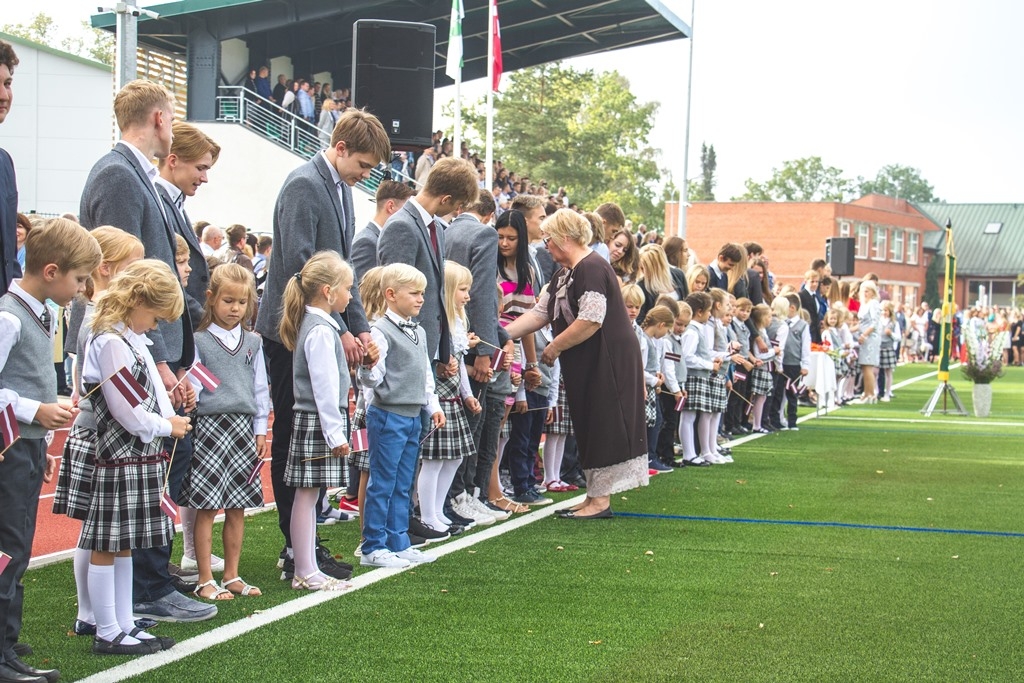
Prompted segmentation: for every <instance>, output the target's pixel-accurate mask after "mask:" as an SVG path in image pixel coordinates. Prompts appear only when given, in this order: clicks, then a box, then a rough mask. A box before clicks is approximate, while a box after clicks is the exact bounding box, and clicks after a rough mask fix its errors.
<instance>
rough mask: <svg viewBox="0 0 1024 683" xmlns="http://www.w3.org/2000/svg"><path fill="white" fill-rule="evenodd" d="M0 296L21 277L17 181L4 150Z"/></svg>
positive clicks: (0, 160) (0, 157) (0, 194)
mask: <svg viewBox="0 0 1024 683" xmlns="http://www.w3.org/2000/svg"><path fill="white" fill-rule="evenodd" d="M0 245H2V246H3V261H0V296H3V295H4V294H6V293H7V287H8V286H10V284H11V280H13V279H14V278H18V277H21V266H19V265H18V181H17V178H16V177H15V175H14V161H13V160H12V159H11V155H10V154H8V153H7V151H6V150H4V149H0Z"/></svg>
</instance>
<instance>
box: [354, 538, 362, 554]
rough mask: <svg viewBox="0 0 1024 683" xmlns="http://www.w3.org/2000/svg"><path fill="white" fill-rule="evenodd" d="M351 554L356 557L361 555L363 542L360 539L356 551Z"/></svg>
mask: <svg viewBox="0 0 1024 683" xmlns="http://www.w3.org/2000/svg"><path fill="white" fill-rule="evenodd" d="M352 554H353V555H355V556H356V557H362V556H363V542H362V541H359V545H357V546H356V551H355V552H354V553H352Z"/></svg>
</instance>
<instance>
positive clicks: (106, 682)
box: [81, 495, 584, 683]
mask: <svg viewBox="0 0 1024 683" xmlns="http://www.w3.org/2000/svg"><path fill="white" fill-rule="evenodd" d="M583 499H584V496H582V495H581V496H576V497H575V498H572V499H569V500H563V501H559V502H558V503H555V504H554V505H545V506H544V507H543V508H541V509H539V510H535V511H533V512H529V513H526V514H523V515H521V516H519V517H517V518H516V519H512V520H510V521H506V522H502V523H500V524H497V525H496V526H492V527H491V528H489V529H484V530H483V531H479V532H477V533H474V534H471V535H469V536H466V537H465V538H460V539H458V540H455V541H450V542H448V543H445V544H444V545H442V546H439V547H438V548H437V549H436V550H434V549H431V551H430V552H431V554H432V555H437V556H439V557H440V556H443V555H449V554H451V553H455V552H458V551H460V550H464V549H466V548H469V547H471V546H474V545H476V544H477V543H481V542H483V541H487V540H490V539H492V538H495V537H497V536H501V535H502V534H505V533H508V532H509V531H514V530H516V529H518V528H520V527H523V526H526V525H527V524H532V523H533V522H536V521H538V520H540V519H543V518H545V517H550V516H551V515H553V514H554V513H555V510H560V509H562V508H566V507H569V506H571V505H575V504H576V503H579V502H582V501H583ZM424 568H425V567H423V566H417V565H413V566H412V567H406V568H405V569H375V570H373V571H371V572H367V573H366V574H361V575H360V576H357V577H355V578H354V579H352V581H351V583H352V584H353V587H352V589H351V590H347V591H341V592H332V591H326V592H311V593H307V594H306V595H303V596H302V597H301V598H297V599H295V600H289V601H288V602H285V603H282V604H280V605H277V606H275V607H271V608H269V609H266V610H263V611H261V612H259V613H254V614H253V615H252V616H250V617H248V618H246V619H239V620H238V621H233V622H231V623H230V624H224V625H223V626H218V627H217V628H215V629H213V630H212V631H207V632H206V633H203V634H202V635H198V636H195V637H194V638H189V639H188V640H184V641H182V642H180V643H177V644H176V645H175V646H174V647H173V648H172V649H170V650H164V651H163V652H157V653H155V654H152V655H146V656H145V657H140V658H138V659H134V660H132V661H130V662H125V663H124V664H121V665H118V666H115V667H113V668H111V669H107V670H105V671H100V672H99V673H95V674H93V675H92V676H89V677H87V678H83V679H81V682H82V683H113V682H114V681H121V680H124V679H125V678H129V677H131V676H138V675H139V674H143V673H145V672H147V671H152V670H153V669H157V668H160V667H161V666H164V665H166V664H171V663H172V662H176V661H178V660H180V659H184V658H185V657H188V656H189V655H193V654H195V653H197V652H202V651H203V650H206V649H208V648H211V647H213V646H214V645H219V644H221V643H223V642H226V641H228V640H231V639H232V638H238V637H239V636H242V635H245V634H246V633H249V632H250V631H255V630H256V629H258V628H260V627H262V626H267V625H268V624H272V623H274V622H275V621H280V620H282V619H285V618H287V617H290V616H292V615H294V614H298V613H300V612H304V611H306V610H308V609H312V608H313V607H316V606H317V605H321V604H323V603H325V602H328V601H330V600H334V599H336V598H340V597H343V596H345V595H351V594H352V593H353V592H355V591H357V590H360V589H361V588H366V587H367V586H372V585H373V584H375V583H377V582H378V581H383V580H384V579H388V578H390V577H392V576H395V575H396V574H400V573H401V572H404V571H408V570H409V569H424Z"/></svg>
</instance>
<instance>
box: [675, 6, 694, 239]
mask: <svg viewBox="0 0 1024 683" xmlns="http://www.w3.org/2000/svg"><path fill="white" fill-rule="evenodd" d="M696 5H697V0H690V64H689V67H688V71H689V73H688V74H687V76H686V135H685V136H684V138H683V187H682V189H680V190H679V236H680V237H682V238H683V239H686V207H687V205H688V204H689V200H690V180H689V173H690V95H691V93H692V92H693V16H694V14H695V11H696Z"/></svg>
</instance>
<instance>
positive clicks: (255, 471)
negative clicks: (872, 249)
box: [245, 458, 267, 484]
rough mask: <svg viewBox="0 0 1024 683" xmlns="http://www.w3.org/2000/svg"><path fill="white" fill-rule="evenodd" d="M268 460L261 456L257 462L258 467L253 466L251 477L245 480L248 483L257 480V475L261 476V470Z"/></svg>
mask: <svg viewBox="0 0 1024 683" xmlns="http://www.w3.org/2000/svg"><path fill="white" fill-rule="evenodd" d="M266 462H267V461H266V460H264V459H263V458H260V459H259V460H258V461H257V462H256V467H254V468H252V472H251V473H250V474H249V478H248V479H246V480H245V483H246V484H252V483H253V482H254V481H256V477H258V476H260V472H261V471H262V470H263V465H265V464H266Z"/></svg>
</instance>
